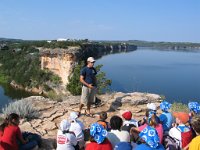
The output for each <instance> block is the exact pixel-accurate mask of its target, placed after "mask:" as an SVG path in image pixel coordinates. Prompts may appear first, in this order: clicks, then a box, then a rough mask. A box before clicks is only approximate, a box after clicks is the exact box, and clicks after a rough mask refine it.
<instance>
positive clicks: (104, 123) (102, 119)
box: [97, 112, 111, 131]
mask: <svg viewBox="0 0 200 150" xmlns="http://www.w3.org/2000/svg"><path fill="white" fill-rule="evenodd" d="M107 118H108V116H107V113H106V112H102V113H100V115H99V120H98V121H97V123H98V124H101V125H102V126H103V127H104V129H106V130H107V131H110V130H111V127H110V124H109V122H107V121H106V119H107Z"/></svg>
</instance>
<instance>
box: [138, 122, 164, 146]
mask: <svg viewBox="0 0 200 150" xmlns="http://www.w3.org/2000/svg"><path fill="white" fill-rule="evenodd" d="M139 137H140V138H141V140H142V141H143V143H142V144H139V145H137V146H136V147H135V148H134V150H164V147H163V145H162V144H160V143H159V142H160V140H159V137H158V133H157V131H156V130H155V128H153V127H151V126H149V125H148V126H147V127H146V128H145V129H144V130H142V131H141V132H140V134H139Z"/></svg>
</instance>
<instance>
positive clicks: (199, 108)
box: [188, 102, 200, 114]
mask: <svg viewBox="0 0 200 150" xmlns="http://www.w3.org/2000/svg"><path fill="white" fill-rule="evenodd" d="M188 107H189V110H190V111H194V112H195V113H196V114H198V113H200V104H199V103H198V102H190V103H188Z"/></svg>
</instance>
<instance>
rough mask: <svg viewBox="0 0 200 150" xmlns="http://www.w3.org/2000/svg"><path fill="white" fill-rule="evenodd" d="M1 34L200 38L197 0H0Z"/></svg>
mask: <svg viewBox="0 0 200 150" xmlns="http://www.w3.org/2000/svg"><path fill="white" fill-rule="evenodd" d="M0 37H7V38H20V39H27V40H28V39H30V40H41V39H57V38H76V39H85V38H88V39H91V40H148V41H178V42H185V41H188V42H200V1H199V0H165V1H164V0H1V1H0Z"/></svg>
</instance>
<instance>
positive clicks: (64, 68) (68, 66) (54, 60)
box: [41, 47, 80, 85]
mask: <svg viewBox="0 0 200 150" xmlns="http://www.w3.org/2000/svg"><path fill="white" fill-rule="evenodd" d="M79 49H80V48H79V47H71V49H42V52H41V69H49V70H51V71H52V72H53V73H55V74H57V75H58V76H60V77H61V79H62V82H63V84H64V85H66V84H67V83H68V77H69V76H70V74H71V73H72V71H73V68H74V66H75V64H76V62H77V56H76V54H77V53H78V51H79Z"/></svg>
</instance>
